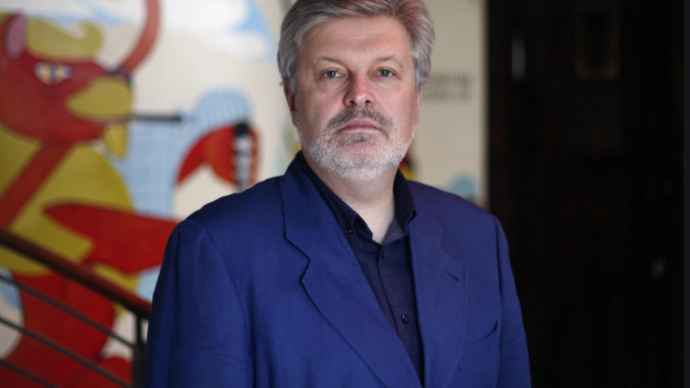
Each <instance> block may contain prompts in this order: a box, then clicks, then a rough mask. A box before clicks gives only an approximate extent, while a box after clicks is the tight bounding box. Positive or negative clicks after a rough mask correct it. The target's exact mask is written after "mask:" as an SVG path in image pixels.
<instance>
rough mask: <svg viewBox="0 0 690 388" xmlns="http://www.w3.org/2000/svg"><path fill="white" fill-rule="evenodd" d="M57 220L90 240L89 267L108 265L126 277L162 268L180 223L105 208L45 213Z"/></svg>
mask: <svg viewBox="0 0 690 388" xmlns="http://www.w3.org/2000/svg"><path fill="white" fill-rule="evenodd" d="M45 212H46V215H48V216H49V217H50V218H52V219H53V220H55V221H57V222H58V223H60V224H61V225H63V226H65V227H67V228H69V229H71V230H73V231H75V232H77V233H79V234H81V235H83V236H85V237H87V238H89V239H90V240H91V242H92V244H93V246H94V248H93V250H92V251H91V252H90V253H89V254H88V257H87V259H86V260H85V261H84V263H86V264H95V263H101V264H107V265H109V266H112V267H113V268H116V269H117V270H119V271H121V272H123V273H125V274H128V275H129V274H134V273H137V272H140V271H143V270H145V269H149V268H152V267H156V266H159V265H160V264H161V262H162V260H163V254H164V252H165V245H166V242H167V241H168V237H170V234H171V233H172V230H173V229H174V228H175V225H177V222H175V221H170V220H163V219H159V218H154V217H148V216H142V215H138V214H134V213H131V212H128V211H122V210H116V209H107V208H103V207H96V206H88V205H77V204H66V205H58V206H52V207H49V208H47V209H46V210H45Z"/></svg>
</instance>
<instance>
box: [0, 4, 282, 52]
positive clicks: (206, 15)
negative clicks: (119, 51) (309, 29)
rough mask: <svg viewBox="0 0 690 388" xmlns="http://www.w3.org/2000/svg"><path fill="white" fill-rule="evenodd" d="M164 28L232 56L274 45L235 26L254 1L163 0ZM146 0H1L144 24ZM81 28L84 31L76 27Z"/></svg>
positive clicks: (27, 10) (64, 14) (68, 15)
mask: <svg viewBox="0 0 690 388" xmlns="http://www.w3.org/2000/svg"><path fill="white" fill-rule="evenodd" d="M159 1H160V3H161V4H160V5H161V17H162V27H163V29H165V30H175V31H179V32H183V33H190V34H193V35H195V36H196V37H198V38H199V39H200V40H201V41H202V42H204V43H203V44H205V45H210V46H211V47H213V48H214V49H217V50H222V51H225V52H228V53H230V54H232V55H238V56H245V57H246V56H248V57H250V58H260V57H262V56H263V55H265V53H266V50H267V49H268V47H269V46H270V43H269V42H266V41H265V39H266V37H265V36H262V35H261V34H256V33H250V32H248V31H235V30H236V29H237V27H239V26H241V25H242V24H243V23H244V22H245V21H246V20H247V19H248V18H249V16H250V15H249V14H250V5H249V3H248V2H249V1H252V0H159ZM144 4H145V0H1V2H0V12H7V11H10V12H12V11H15V12H16V11H20V12H22V13H24V14H25V15H29V16H38V17H46V18H51V17H53V18H55V19H56V20H57V21H60V22H62V23H63V24H65V27H67V28H68V27H69V24H70V22H73V21H91V22H95V23H103V24H111V25H112V24H115V25H117V24H126V25H133V26H141V25H142V24H143V23H144V16H145V8H144ZM74 32H75V33H77V32H78V31H74Z"/></svg>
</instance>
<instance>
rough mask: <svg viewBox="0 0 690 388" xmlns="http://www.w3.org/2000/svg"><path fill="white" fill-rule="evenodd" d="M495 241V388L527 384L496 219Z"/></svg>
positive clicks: (516, 308) (521, 334)
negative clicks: (499, 305) (499, 318)
mask: <svg viewBox="0 0 690 388" xmlns="http://www.w3.org/2000/svg"><path fill="white" fill-rule="evenodd" d="M494 222H495V225H496V240H497V241H496V244H497V249H498V270H499V272H500V274H499V276H500V287H501V301H502V321H501V337H500V338H501V343H500V361H499V372H498V385H497V386H498V387H499V388H526V387H530V386H531V382H530V370H529V357H528V354H527V340H526V338H525V329H524V327H523V324H522V313H521V311H520V302H519V300H518V297H517V293H516V291H515V281H514V279H513V272H512V270H511V268H510V259H509V258H508V243H507V241H506V236H505V233H504V232H503V228H502V227H501V224H500V222H499V221H498V220H496V219H495V218H494Z"/></svg>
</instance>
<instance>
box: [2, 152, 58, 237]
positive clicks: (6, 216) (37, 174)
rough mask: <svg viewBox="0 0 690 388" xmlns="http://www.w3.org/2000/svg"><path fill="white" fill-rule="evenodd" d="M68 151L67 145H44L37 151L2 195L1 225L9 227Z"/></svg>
mask: <svg viewBox="0 0 690 388" xmlns="http://www.w3.org/2000/svg"><path fill="white" fill-rule="evenodd" d="M68 151H69V148H67V147H66V148H62V147H44V148H41V149H40V150H39V151H38V152H37V153H36V155H35V156H34V157H33V158H32V159H31V161H30V162H29V163H28V165H27V166H26V167H25V168H24V170H22V172H21V173H19V175H18V176H17V178H16V179H15V181H14V182H12V183H11V184H10V185H9V186H8V188H7V189H6V190H5V192H4V193H3V194H2V196H1V197H0V226H1V227H5V228H9V226H10V224H11V223H12V221H13V220H14V219H15V217H17V216H18V215H19V213H20V212H21V210H22V209H23V208H24V206H25V205H26V204H27V203H28V202H29V200H30V199H31V197H32V196H33V195H34V194H35V193H36V191H37V190H38V188H39V187H40V186H41V185H42V184H43V182H44V181H45V180H46V179H47V178H48V177H49V176H50V174H51V173H52V172H53V170H55V167H56V166H57V165H58V164H59V163H60V161H61V160H62V159H63V158H64V157H65V155H66V154H67V152H68Z"/></svg>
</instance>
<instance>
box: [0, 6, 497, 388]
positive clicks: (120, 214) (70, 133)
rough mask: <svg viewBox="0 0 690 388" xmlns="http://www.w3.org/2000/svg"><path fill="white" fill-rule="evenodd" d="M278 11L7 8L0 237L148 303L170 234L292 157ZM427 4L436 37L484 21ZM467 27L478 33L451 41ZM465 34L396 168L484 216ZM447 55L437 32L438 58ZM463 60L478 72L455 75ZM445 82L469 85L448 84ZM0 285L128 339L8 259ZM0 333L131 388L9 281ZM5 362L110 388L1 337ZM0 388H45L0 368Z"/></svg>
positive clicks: (102, 347)
mask: <svg viewBox="0 0 690 388" xmlns="http://www.w3.org/2000/svg"><path fill="white" fill-rule="evenodd" d="M289 3H290V1H284V0H194V1H190V0H0V227H1V228H4V229H8V230H10V231H11V232H12V233H14V234H16V235H18V236H21V237H23V238H25V239H27V240H29V241H31V242H33V243H35V244H37V245H39V246H41V247H43V248H45V249H48V250H50V251H52V252H54V253H56V254H58V255H60V256H62V257H64V258H67V259H69V260H71V261H73V262H74V263H77V264H79V265H81V266H83V267H85V268H88V269H90V270H93V271H95V272H96V273H98V274H100V275H102V276H103V277H105V278H107V279H109V280H110V281H112V282H115V283H116V284H118V285H120V286H122V287H124V288H126V289H129V290H131V291H133V292H135V293H136V294H138V295H140V296H141V297H143V298H145V299H151V297H152V294H153V289H154V286H155V282H156V279H157V275H158V271H159V267H160V263H161V260H162V256H163V251H164V248H165V243H166V241H167V238H168V236H169V234H170V232H171V231H172V229H173V228H174V226H175V225H176V223H177V222H179V221H180V220H181V219H183V218H184V217H186V216H187V215H189V214H190V213H192V212H193V211H195V210H196V209H198V208H199V207H201V206H203V205H204V204H205V203H207V202H209V201H212V200H214V199H216V198H218V197H220V196H223V195H227V194H231V193H233V192H238V191H241V190H244V189H245V188H247V187H250V186H251V185H252V184H254V183H256V182H258V181H260V180H263V179H266V178H269V177H272V176H276V175H280V174H282V173H283V172H284V171H285V168H286V167H287V165H288V163H289V162H290V160H291V159H292V157H293V155H294V154H295V152H296V151H297V150H298V149H299V145H298V139H297V135H296V132H295V128H294V127H293V126H292V124H291V122H290V119H289V113H288V111H287V106H286V104H285V102H284V100H283V95H282V89H281V87H280V76H279V74H278V71H277V68H276V64H275V52H276V45H277V38H278V33H279V26H280V22H281V20H282V16H283V14H284V12H285V7H286V4H289ZM427 3H428V4H429V6H430V9H431V11H432V17H434V18H435V19H436V23H437V26H439V24H442V25H444V23H445V25H446V27H443V28H441V29H439V31H449V30H452V28H455V27H450V26H451V25H453V26H454V25H455V24H454V23H453V22H452V21H451V20H450V19H448V18H447V17H445V16H444V15H446V14H448V13H449V12H450V11H452V12H456V13H462V14H463V15H465V16H463V17H465V18H468V17H469V18H471V20H475V19H476V20H482V19H483V17H482V14H481V12H482V11H481V5H478V3H477V2H476V1H468V2H459V3H461V4H462V6H459V7H460V8H462V7H465V8H462V9H460V8H458V6H456V5H453V6H450V5H447V4H446V3H445V2H441V1H440V0H439V1H427ZM435 3H438V5H437V6H435V5H434V4H435ZM453 4H455V3H453ZM480 4H481V3H480ZM443 7H449V8H452V10H445V9H444V8H443ZM468 10H469V11H468ZM446 11H447V12H446ZM468 12H469V13H468ZM437 15H438V17H437ZM467 15H470V16H467ZM444 17H445V18H444ZM468 24H469V25H471V26H473V27H472V28H475V29H477V31H481V30H482V28H481V25H477V24H476V23H475V24H474V25H472V24H471V23H465V22H463V23H459V24H458V25H462V26H467V25H468ZM475 35H476V36H474V38H472V39H474V40H471V39H470V41H471V42H474V43H473V44H474V46H471V47H468V48H463V50H465V52H470V54H472V55H474V56H472V55H469V56H468V55H460V54H462V53H460V54H458V55H459V56H458V58H460V57H461V58H462V60H461V61H460V62H458V60H457V58H456V55H455V54H453V55H450V56H449V55H447V54H443V53H441V54H440V55H439V54H437V53H435V54H434V55H435V57H434V58H432V60H433V61H434V65H435V66H437V65H438V67H439V71H441V74H447V73H449V72H451V73H453V72H454V73H453V74H455V73H458V72H459V73H462V74H463V75H462V77H455V76H454V77H450V78H449V77H446V78H443V77H440V76H438V75H437V76H436V78H434V73H433V72H432V78H433V79H437V80H441V81H437V84H438V85H436V86H433V87H430V88H429V92H430V93H432V92H433V93H434V94H433V95H434V96H437V97H436V98H431V99H429V101H428V102H423V104H422V112H421V114H420V123H419V126H418V130H417V138H416V139H415V142H414V144H413V147H412V149H411V151H410V153H408V155H407V157H406V158H405V160H404V161H403V163H402V165H401V168H402V170H403V171H404V173H405V175H406V176H408V177H412V178H415V179H419V180H421V181H423V182H425V183H430V184H432V185H435V186H437V187H440V188H444V189H446V190H449V191H452V192H455V193H457V194H460V195H463V196H465V197H466V198H469V199H471V200H473V201H475V202H479V203H481V202H482V198H483V196H484V193H485V191H484V190H483V189H482V184H483V170H482V169H483V167H482V166H483V165H482V163H483V161H482V158H483V153H482V152H481V144H482V143H481V142H480V141H478V140H476V139H479V138H481V133H483V132H482V130H483V128H482V124H481V120H480V119H478V118H477V117H481V115H482V112H481V109H482V104H481V94H480V93H481V89H480V88H479V86H480V85H481V83H480V78H481V72H480V71H479V70H477V69H478V68H480V65H478V64H477V63H479V62H478V61H479V60H478V59H477V58H479V56H478V54H476V53H477V52H480V51H481V50H480V49H479V48H477V47H475V46H478V44H479V43H478V42H481V40H480V39H481V34H479V33H477V34H475ZM452 41H455V38H454V37H447V36H444V35H443V34H442V33H441V34H439V44H440V45H441V46H443V45H444V44H445V45H448V44H450V42H452ZM444 42H445V43H444ZM437 47H438V46H437ZM445 50H447V48H446V49H445ZM473 53H474V54H473ZM475 54H476V55H475ZM467 58H473V59H472V60H473V61H474V62H467V63H469V64H470V65H467V66H466V65H465V64H462V65H461V66H460V67H461V68H459V69H458V65H457V64H458V63H464V62H462V61H467ZM475 62H476V63H475ZM463 66H465V67H463ZM444 72H445V73H444ZM468 74H469V75H468ZM463 77H464V78H463ZM451 78H452V79H460V80H462V82H460V81H458V82H456V84H457V85H455V84H453V85H451V86H448V83H447V82H446V81H443V80H446V79H451ZM474 81H476V82H474ZM456 89H458V90H460V89H462V90H461V91H462V93H460V92H457V93H456V92H455V90H456ZM447 90H450V92H447ZM454 93H455V94H454ZM456 95H457V96H461V97H459V98H455V97H453V96H456ZM438 96H441V97H438ZM444 96H445V97H444ZM448 96H451V97H448ZM458 112H465V114H466V116H467V117H469V120H464V121H463V119H462V117H463V116H461V119H460V120H459V121H458V117H457V115H458ZM444 126H445V127H444ZM444 128H445V130H444ZM468 133H469V134H470V135H471V136H470V139H471V140H470V141H467V134H468ZM449 134H450V135H449ZM458 139H460V140H458ZM0 275H2V276H4V277H8V278H11V279H13V280H14V281H17V282H19V283H21V284H25V285H27V286H29V287H31V288H34V289H36V290H38V291H40V292H42V293H44V294H46V295H48V296H50V297H52V298H54V299H56V300H58V301H60V302H62V303H63V304H65V305H67V306H69V307H71V308H72V309H74V310H76V311H78V312H80V313H81V314H83V315H85V316H87V317H89V318H90V319H92V320H93V321H95V322H97V323H99V324H101V325H102V326H105V327H108V328H111V329H112V330H113V331H115V332H116V333H118V334H120V335H122V336H124V337H125V338H131V337H132V328H133V323H132V317H131V316H130V315H129V314H128V313H126V312H124V311H123V310H122V309H121V308H118V307H117V306H114V305H113V304H112V303H111V302H109V301H108V300H106V299H104V298H102V297H100V296H99V295H97V294H95V293H93V292H91V291H89V290H88V289H85V288H83V287H81V286H79V285H78V284H75V283H74V282H71V281H68V280H66V279H64V278H63V277H61V276H58V275H55V274H52V273H50V272H48V271H46V270H45V269H44V268H43V267H41V266H39V265H37V264H35V263H34V262H32V261H30V260H28V259H26V258H24V257H22V256H21V255H18V254H16V253H15V252H13V251H10V250H8V249H5V248H3V247H0ZM0 317H2V318H3V319H6V320H9V321H11V322H13V323H15V324H17V325H19V326H22V327H25V328H28V329H31V330H32V331H35V332H36V333H38V334H40V335H42V336H44V337H47V338H50V339H52V340H54V341H56V342H57V343H59V344H62V345H64V346H65V347H67V348H68V349H69V350H71V351H72V352H74V353H76V354H78V355H80V356H81V357H83V358H85V359H87V360H90V361H92V362H94V363H95V364H97V365H99V366H101V367H102V368H104V369H105V370H107V371H109V372H110V373H112V374H114V375H116V376H118V377H120V378H122V379H123V380H125V381H129V380H130V379H131V376H130V373H131V365H130V359H131V354H130V351H129V349H127V348H125V347H124V346H122V345H120V344H119V343H117V342H115V341H113V340H112V339H109V338H107V337H106V336H105V335H104V334H103V333H101V332H100V331H97V330H95V329H93V328H91V327H90V326H88V325H86V324H84V323H82V322H80V321H78V320H76V319H74V318H71V317H70V316H68V315H67V314H65V313H63V312H62V311H60V310H57V309H55V308H52V307H50V306H48V305H46V304H45V303H43V302H41V301H39V300H37V299H35V298H34V297H32V296H30V295H29V294H26V293H24V292H21V291H19V290H18V289H16V288H14V287H12V286H10V285H8V284H6V283H4V282H0ZM0 359H2V360H5V361H8V362H10V363H12V364H15V365H17V366H20V367H22V368H24V369H26V370H28V371H31V372H32V373H34V374H36V375H37V376H39V377H40V378H42V379H44V380H46V381H48V382H50V383H53V384H55V385H57V386H61V387H70V388H76V387H111V386H115V385H114V384H113V383H112V382H111V381H109V380H107V379H105V378H104V377H102V376H100V375H98V374H96V373H94V372H91V371H90V370H89V369H88V368H86V367H84V366H83V365H82V364H81V363H78V362H76V361H74V360H72V359H70V358H68V357H66V356H64V355H62V354H60V353H58V352H56V351H54V350H52V349H50V348H47V347H46V346H44V345H42V344H41V343H39V342H37V341H35V340H32V339H31V338H29V337H27V336H22V335H21V334H20V333H19V332H18V331H16V330H13V329H10V328H7V327H5V326H3V325H1V324H0ZM0 386H2V387H39V386H40V385H37V384H36V383H34V382H32V381H31V380H29V379H27V378H25V377H23V376H21V375H20V374H17V373H15V372H13V371H11V370H9V369H7V368H4V367H2V366H0Z"/></svg>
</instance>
